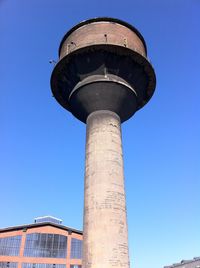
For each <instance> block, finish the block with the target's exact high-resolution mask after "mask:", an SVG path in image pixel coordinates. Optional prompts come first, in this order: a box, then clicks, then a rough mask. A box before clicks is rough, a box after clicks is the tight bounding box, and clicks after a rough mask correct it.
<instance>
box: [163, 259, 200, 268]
mask: <svg viewBox="0 0 200 268" xmlns="http://www.w3.org/2000/svg"><path fill="white" fill-rule="evenodd" d="M164 268H200V257H196V258H194V259H192V260H182V261H181V262H179V263H174V264H172V265H169V266H164Z"/></svg>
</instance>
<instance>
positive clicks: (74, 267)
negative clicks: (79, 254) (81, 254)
mask: <svg viewBox="0 0 200 268" xmlns="http://www.w3.org/2000/svg"><path fill="white" fill-rule="evenodd" d="M81 267H82V266H81V265H77V264H71V265H70V268H81Z"/></svg>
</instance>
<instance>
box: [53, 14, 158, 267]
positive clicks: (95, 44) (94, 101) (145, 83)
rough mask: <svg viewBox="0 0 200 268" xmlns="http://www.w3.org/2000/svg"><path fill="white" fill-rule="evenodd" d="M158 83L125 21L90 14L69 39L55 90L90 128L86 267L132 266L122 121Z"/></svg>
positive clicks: (134, 31)
mask: <svg viewBox="0 0 200 268" xmlns="http://www.w3.org/2000/svg"><path fill="white" fill-rule="evenodd" d="M155 84H156V78H155V73H154V70H153V67H152V65H151V64H150V62H149V60H148V59H147V48H146V44H145V41H144V38H143V37H142V35H141V34H140V33H139V31H138V30H137V29H136V28H135V27H133V26H132V25H130V24H128V23H126V22H124V21H121V20H118V19H113V18H95V19H90V20H87V21H84V22H81V23H79V24H78V25H76V26H75V27H73V28H72V29H71V30H69V31H68V32H67V33H66V35H65V36H64V38H63V39H62V41H61V44H60V48H59V61H58V63H57V64H56V66H55V68H54V70H53V73H52V76H51V88H52V92H53V95H54V97H55V98H56V100H57V101H58V102H59V103H60V104H61V105H62V106H63V107H64V108H65V109H67V110H68V111H69V112H71V113H72V114H73V115H74V116H75V117H76V118H77V119H79V120H80V121H82V122H84V123H86V126H87V138H86V161H85V186H84V194H85V195H84V197H85V198H84V224H83V239H84V240H83V241H84V242H83V268H111V267H112V268H122V267H123V268H128V267H129V255H128V232H127V216H126V200H125V190H124V171H123V155H122V142H121V123H123V122H124V121H126V120H128V119H129V118H130V117H131V116H132V115H133V114H134V113H135V112H136V111H137V110H139V109H140V108H142V107H143V106H144V105H145V104H146V103H147V102H148V101H149V99H150V98H151V97H152V95H153V92H154V90H155Z"/></svg>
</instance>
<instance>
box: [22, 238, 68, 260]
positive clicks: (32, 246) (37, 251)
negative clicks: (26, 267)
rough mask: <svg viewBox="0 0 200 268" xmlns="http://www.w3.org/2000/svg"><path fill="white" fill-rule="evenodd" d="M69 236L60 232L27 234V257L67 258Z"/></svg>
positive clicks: (25, 253) (25, 250) (25, 254)
mask: <svg viewBox="0 0 200 268" xmlns="http://www.w3.org/2000/svg"><path fill="white" fill-rule="evenodd" d="M66 253H67V237H66V236H64V235H58V234H44V233H32V234H27V235H26V243H25V248H24V256H25V257H45V258H66Z"/></svg>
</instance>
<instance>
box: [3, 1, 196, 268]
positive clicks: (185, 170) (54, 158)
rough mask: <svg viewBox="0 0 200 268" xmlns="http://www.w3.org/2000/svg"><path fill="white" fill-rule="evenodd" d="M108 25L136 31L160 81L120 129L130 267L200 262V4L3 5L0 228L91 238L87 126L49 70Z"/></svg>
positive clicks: (68, 2)
mask: <svg viewBox="0 0 200 268" xmlns="http://www.w3.org/2000/svg"><path fill="white" fill-rule="evenodd" d="M98 16H110V17H116V18H119V19H122V20H125V21H127V22H129V23H130V24H133V25H134V26H135V27H136V28H138V29H139V31H141V33H142V34H143V36H144V38H145V40H146V43H147V46H148V56H149V58H150V59H151V62H152V64H153V66H154V68H155V71H156V75H157V88H156V92H155V94H154V96H153V98H152V99H151V101H150V102H149V103H148V104H147V105H146V106H145V107H144V108H143V109H142V110H140V111H139V112H137V113H136V114H135V116H134V117H133V118H132V119H130V120H129V121H128V122H126V123H124V124H123V127H122V131H123V149H124V162H125V177H126V193H127V208H128V224H129V244H130V261H131V267H132V268H146V267H149V268H161V267H163V266H164V265H169V264H172V263H174V262H178V261H180V260H182V259H190V258H193V257H195V256H200V121H199V115H200V105H199V101H200V1H199V0H123V1H118V0H115V1H114V0H110V1H109V0H101V1H97V0H82V1H81V0H73V1H69V0H57V1H56V0H0V89H1V97H0V118H1V121H0V122H1V131H0V136H1V138H0V228H1V227H2V228H3V227H7V226H13V225H21V224H26V223H32V222H33V218H34V217H37V216H42V215H53V216H55V217H58V218H61V219H63V221H64V224H65V225H68V226H71V227H74V228H78V229H82V216H83V176H84V150H85V125H84V124H83V123H81V122H79V121H78V120H77V119H75V118H74V117H73V116H72V115H71V114H70V113H68V112H67V111H65V110H64V109H63V108H62V107H61V106H59V104H58V103H56V101H55V99H54V98H53V97H52V94H51V90H50V82H49V80H50V75H51V72H52V69H53V66H52V65H51V64H49V60H50V59H55V60H57V57H58V54H57V52H58V46H59V43H60V41H61V38H62V37H63V35H64V34H65V32H66V31H68V30H69V29H70V28H71V27H72V26H74V25H75V24H76V23H78V22H80V21H82V20H85V19H89V18H93V17H98Z"/></svg>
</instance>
